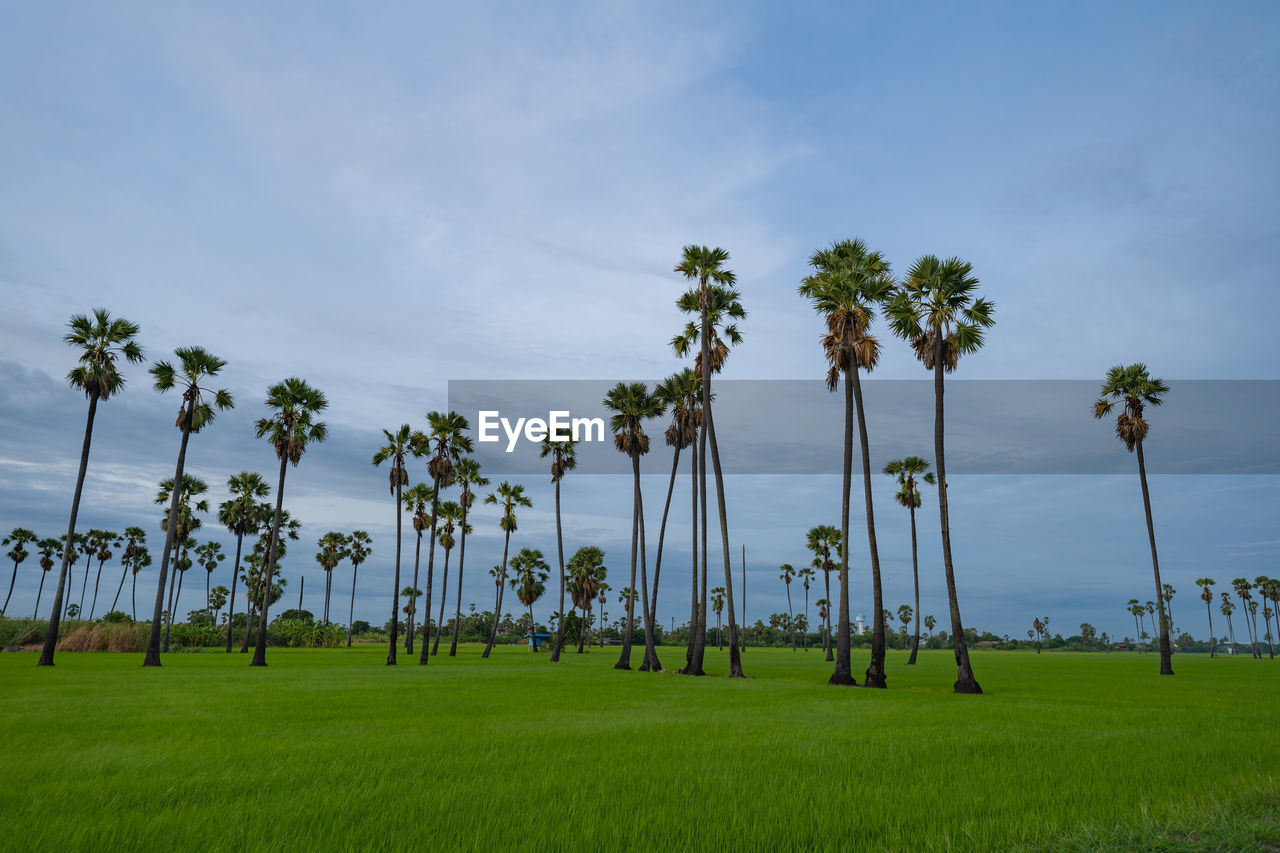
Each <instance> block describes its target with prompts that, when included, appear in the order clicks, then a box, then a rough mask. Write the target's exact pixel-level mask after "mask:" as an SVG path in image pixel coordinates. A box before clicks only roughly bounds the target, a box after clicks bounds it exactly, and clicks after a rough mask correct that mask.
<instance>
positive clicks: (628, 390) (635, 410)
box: [604, 382, 666, 456]
mask: <svg viewBox="0 0 1280 853" xmlns="http://www.w3.org/2000/svg"><path fill="white" fill-rule="evenodd" d="M604 406H605V407H606V408H607V409H609V410H610V411H611V412H614V414H613V416H612V417H610V418H609V428H610V429H611V430H612V431H613V445H614V447H616V448H617V449H618V450H619V452H622V453H626V454H633V453H634V454H635V455H637V456H643V455H644V454H646V453H648V452H649V436H647V435H645V433H644V427H643V424H644V421H646V420H648V419H649V418H659V417H662V413H663V411H665V408H666V407H665V405H664V404H663V401H662V399H661V398H660V397H659V396H658V395H657V394H653V393H650V391H649V388H648V386H647V385H645V384H644V383H643V382H619V383H618V384H617V385H615V386H613V388H611V389H609V393H608V394H606V395H605V398H604Z"/></svg>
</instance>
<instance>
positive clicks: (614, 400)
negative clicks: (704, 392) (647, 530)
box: [604, 382, 663, 672]
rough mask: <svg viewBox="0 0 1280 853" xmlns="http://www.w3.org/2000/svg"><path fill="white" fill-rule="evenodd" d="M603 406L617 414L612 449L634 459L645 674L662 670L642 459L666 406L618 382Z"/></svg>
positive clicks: (624, 662)
mask: <svg viewBox="0 0 1280 853" xmlns="http://www.w3.org/2000/svg"><path fill="white" fill-rule="evenodd" d="M604 406H605V408H607V409H608V410H609V411H611V412H613V413H614V414H613V415H612V416H611V417H610V419H609V427H610V429H611V430H612V431H613V446H614V448H615V449H617V450H618V452H619V453H625V454H627V456H629V457H630V458H631V475H632V483H633V486H632V495H631V588H632V589H635V585H636V548H637V545H638V547H639V557H640V593H639V594H640V607H641V610H642V612H643V616H644V661H643V662H642V663H641V664H640V670H641V671H642V672H657V671H659V670H661V669H662V664H661V663H660V662H659V661H658V651H657V648H656V646H655V644H654V633H653V614H652V613H651V612H650V610H649V577H648V567H647V562H646V560H645V544H644V500H643V498H642V497H641V494H640V457H641V456H643V455H645V454H646V453H648V452H649V436H647V435H646V434H645V432H644V422H645V421H646V420H648V419H650V418H657V417H661V416H662V411H663V403H662V400H661V399H659V398H658V396H657V395H656V394H652V393H650V391H649V389H648V387H646V386H645V384H644V383H643V382H632V383H626V382H619V383H618V384H617V385H615V386H613V388H611V389H609V393H608V394H606V395H605V398H604ZM634 619H635V614H634V613H633V612H632V609H628V611H627V635H626V637H624V638H623V640H622V655H621V656H620V657H619V658H618V662H617V664H615V665H614V669H631V630H632V625H633V622H634Z"/></svg>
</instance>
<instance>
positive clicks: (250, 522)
mask: <svg viewBox="0 0 1280 853" xmlns="http://www.w3.org/2000/svg"><path fill="white" fill-rule="evenodd" d="M227 491H228V493H230V495H231V498H230V499H229V500H226V501H223V502H222V503H221V504H219V505H218V523H219V524H221V525H222V526H223V527H225V528H226V529H227V530H228V532H230V533H231V535H233V536H235V537H236V557H235V562H234V563H233V564H232V567H231V603H230V604H229V605H228V609H227V612H228V613H229V614H230V615H229V616H228V617H227V645H226V653H227V654H231V631H232V621H233V618H232V617H234V616H235V613H236V587H237V586H239V578H240V555H241V549H242V548H243V546H244V537H245V536H248V535H250V534H256V533H257V532H258V528H259V527H260V526H261V525H262V524H263V523H264V522H265V519H266V514H267V510H268V509H270V504H267V503H265V502H264V500H263V499H264V498H266V496H267V495H269V494H270V493H271V487H270V486H268V485H267V482H266V480H263V479H262V475H261V474H257V473H255V472H253V471H241V472H240V473H239V474H232V475H231V476H230V477H228V478H227ZM245 630H246V631H247V630H248V624H247V623H246V625H245Z"/></svg>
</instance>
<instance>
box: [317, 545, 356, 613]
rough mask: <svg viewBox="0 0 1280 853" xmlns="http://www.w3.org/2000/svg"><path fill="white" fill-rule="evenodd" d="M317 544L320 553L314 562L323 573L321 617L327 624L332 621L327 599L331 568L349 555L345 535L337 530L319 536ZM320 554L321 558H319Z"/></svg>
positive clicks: (331, 593)
mask: <svg viewBox="0 0 1280 853" xmlns="http://www.w3.org/2000/svg"><path fill="white" fill-rule="evenodd" d="M317 544H318V545H319V547H320V553H318V554H316V562H317V563H319V564H320V567H321V569H323V570H324V575H325V578H324V616H323V618H324V623H325V624H326V625H328V624H330V622H331V621H332V620H330V619H329V601H330V599H331V597H332V595H333V570H334V569H336V568H337V567H338V564H339V563H341V562H344V561H345V560H346V559H347V557H349V556H351V555H350V554H349V553H348V552H347V535H346V534H345V533H342V532H341V531H338V530H330V531H329V532H328V533H326V534H325V535H324V536H321V537H320V540H319V542H318V543H317ZM322 556H323V559H321V558H322Z"/></svg>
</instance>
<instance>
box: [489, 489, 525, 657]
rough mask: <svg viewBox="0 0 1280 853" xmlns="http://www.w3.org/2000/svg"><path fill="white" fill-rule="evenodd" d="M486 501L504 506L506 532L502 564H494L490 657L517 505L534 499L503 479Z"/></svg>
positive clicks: (503, 515)
mask: <svg viewBox="0 0 1280 853" xmlns="http://www.w3.org/2000/svg"><path fill="white" fill-rule="evenodd" d="M484 502H485V503H487V504H497V505H498V506H501V507H502V518H500V519H499V520H498V526H499V527H501V528H502V532H503V534H504V537H503V541H502V565H501V566H494V568H496V569H497V570H498V574H497V577H496V580H495V583H496V584H497V586H498V601H497V604H496V605H495V606H494V608H493V630H492V631H491V632H490V633H489V642H488V643H487V644H486V645H485V647H484V654H483V655H482V656H483V657H486V658H487V657H489V653H490V652H492V651H493V644H494V643H495V642H497V640H498V622H499V621H500V620H501V619H502V585H503V583H504V582H505V581H506V579H507V554H508V553H509V552H510V549H511V534H512V533H515V532H516V530H517V524H516V507H522V506H523V507H532V506H533V501H531V500H529V499H528V498H527V497H525V494H524V486H521V485H520V484H518V483H517V484H514V485H513V484H511V483H508V482H507V481H506V480H503V481H502V482H501V483H500V484H499V485H498V489H497V491H495V492H491V493H490V494H488V495H486V496H485V499H484Z"/></svg>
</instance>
